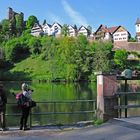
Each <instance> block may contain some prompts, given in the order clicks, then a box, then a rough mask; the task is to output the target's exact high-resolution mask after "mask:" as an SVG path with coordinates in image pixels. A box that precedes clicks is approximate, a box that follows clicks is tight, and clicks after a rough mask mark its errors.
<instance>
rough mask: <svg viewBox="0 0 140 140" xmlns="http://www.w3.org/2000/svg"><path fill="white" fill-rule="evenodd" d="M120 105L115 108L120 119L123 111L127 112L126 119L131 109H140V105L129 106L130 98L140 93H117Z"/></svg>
mask: <svg viewBox="0 0 140 140" xmlns="http://www.w3.org/2000/svg"><path fill="white" fill-rule="evenodd" d="M115 95H116V97H117V98H118V105H117V106H114V109H118V112H119V117H120V118H121V116H122V109H124V110H125V118H127V115H128V114H127V112H128V109H129V108H140V104H128V101H129V100H128V96H131V97H132V96H136V95H140V92H117V93H116V94H115Z"/></svg>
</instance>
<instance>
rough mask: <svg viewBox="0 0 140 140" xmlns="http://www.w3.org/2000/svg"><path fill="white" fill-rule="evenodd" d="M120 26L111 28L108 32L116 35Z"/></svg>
mask: <svg viewBox="0 0 140 140" xmlns="http://www.w3.org/2000/svg"><path fill="white" fill-rule="evenodd" d="M119 27H120V26H114V27H109V28H107V30H108V31H109V32H110V33H111V34H112V33H114V32H115V31H116V30H117V29H118V28H119Z"/></svg>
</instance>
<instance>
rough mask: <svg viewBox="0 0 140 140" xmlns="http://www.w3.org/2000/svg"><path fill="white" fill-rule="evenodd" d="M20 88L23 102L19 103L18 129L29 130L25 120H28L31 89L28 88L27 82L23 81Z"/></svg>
mask: <svg viewBox="0 0 140 140" xmlns="http://www.w3.org/2000/svg"><path fill="white" fill-rule="evenodd" d="M21 89H22V101H23V104H22V105H21V112H22V115H21V119H20V130H30V128H29V127H27V121H28V116H29V113H30V108H31V107H30V103H31V102H32V99H31V92H32V91H31V90H29V88H28V84H26V83H23V84H22V85H21Z"/></svg>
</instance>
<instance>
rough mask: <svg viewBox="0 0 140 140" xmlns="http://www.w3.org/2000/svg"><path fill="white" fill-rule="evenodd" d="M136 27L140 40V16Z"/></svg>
mask: <svg viewBox="0 0 140 140" xmlns="http://www.w3.org/2000/svg"><path fill="white" fill-rule="evenodd" d="M135 27H136V38H137V41H138V42H140V19H139V18H137V21H136V24H135Z"/></svg>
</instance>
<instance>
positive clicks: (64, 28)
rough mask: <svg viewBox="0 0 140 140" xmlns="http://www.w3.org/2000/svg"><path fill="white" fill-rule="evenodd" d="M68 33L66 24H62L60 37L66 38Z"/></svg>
mask: <svg viewBox="0 0 140 140" xmlns="http://www.w3.org/2000/svg"><path fill="white" fill-rule="evenodd" d="M68 33H69V30H68V26H67V25H66V24H64V25H63V26H62V29H61V35H62V36H67V35H68Z"/></svg>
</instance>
